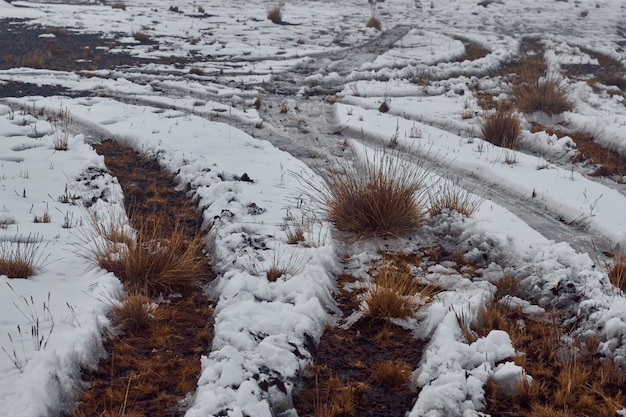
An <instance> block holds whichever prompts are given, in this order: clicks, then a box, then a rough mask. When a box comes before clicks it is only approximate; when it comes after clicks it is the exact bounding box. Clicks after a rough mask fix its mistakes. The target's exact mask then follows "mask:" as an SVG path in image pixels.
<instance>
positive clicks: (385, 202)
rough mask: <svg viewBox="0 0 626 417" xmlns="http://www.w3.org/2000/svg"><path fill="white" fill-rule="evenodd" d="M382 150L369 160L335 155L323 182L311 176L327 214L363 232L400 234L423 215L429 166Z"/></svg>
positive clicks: (347, 228) (342, 225)
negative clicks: (352, 161) (403, 159)
mask: <svg viewBox="0 0 626 417" xmlns="http://www.w3.org/2000/svg"><path fill="white" fill-rule="evenodd" d="M387 152H388V153H384V152H381V153H380V154H379V155H376V156H374V158H373V159H372V160H369V161H367V162H356V163H354V164H350V162H349V161H345V160H337V161H336V162H335V163H332V164H331V166H330V167H329V168H327V169H326V172H325V174H324V180H325V183H324V184H323V185H319V184H314V183H311V182H308V185H309V186H311V187H312V188H313V189H314V191H315V192H316V194H317V196H315V197H316V198H317V200H318V203H319V204H320V205H321V206H322V208H323V210H325V211H326V212H327V215H328V218H329V220H330V221H331V222H332V223H333V224H334V225H335V227H336V228H337V229H338V230H340V231H342V232H349V233H353V234H356V235H358V236H359V237H369V236H399V235H402V234H404V233H407V232H410V231H413V230H415V229H417V228H418V227H419V225H420V224H421V223H422V222H423V220H424V216H425V212H426V210H425V208H424V206H425V202H424V200H425V196H426V190H425V187H424V183H425V177H426V175H425V171H423V170H421V168H420V167H419V166H418V165H419V164H415V163H403V162H402V160H401V159H400V158H399V157H395V156H394V154H393V153H389V152H390V151H387Z"/></svg>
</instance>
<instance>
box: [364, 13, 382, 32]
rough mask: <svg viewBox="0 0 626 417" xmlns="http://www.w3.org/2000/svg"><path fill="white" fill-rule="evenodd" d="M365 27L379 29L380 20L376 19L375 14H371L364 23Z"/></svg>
mask: <svg viewBox="0 0 626 417" xmlns="http://www.w3.org/2000/svg"><path fill="white" fill-rule="evenodd" d="M365 27H368V28H374V29H376V30H381V28H382V26H381V24H380V20H378V19H377V18H376V17H375V16H372V17H370V18H369V20H368V21H367V23H366V24H365Z"/></svg>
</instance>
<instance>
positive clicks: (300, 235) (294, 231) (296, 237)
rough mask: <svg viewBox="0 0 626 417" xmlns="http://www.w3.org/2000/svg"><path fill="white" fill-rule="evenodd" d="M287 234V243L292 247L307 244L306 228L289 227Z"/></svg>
mask: <svg viewBox="0 0 626 417" xmlns="http://www.w3.org/2000/svg"><path fill="white" fill-rule="evenodd" d="M285 232H286V233H287V243H289V244H290V245H297V244H299V243H304V242H306V237H305V235H304V227H303V226H301V225H294V226H287V228H286V229H285Z"/></svg>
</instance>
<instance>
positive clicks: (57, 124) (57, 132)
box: [53, 109, 72, 151]
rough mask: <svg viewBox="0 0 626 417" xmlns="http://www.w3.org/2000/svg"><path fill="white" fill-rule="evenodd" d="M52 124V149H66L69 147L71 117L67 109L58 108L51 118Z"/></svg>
mask: <svg viewBox="0 0 626 417" xmlns="http://www.w3.org/2000/svg"><path fill="white" fill-rule="evenodd" d="M53 125H54V142H53V145H54V150H56V151H67V149H68V147H69V138H70V127H71V126H72V117H71V116H70V111H69V109H65V110H63V109H61V110H59V111H58V112H57V113H56V114H55V116H54V120H53Z"/></svg>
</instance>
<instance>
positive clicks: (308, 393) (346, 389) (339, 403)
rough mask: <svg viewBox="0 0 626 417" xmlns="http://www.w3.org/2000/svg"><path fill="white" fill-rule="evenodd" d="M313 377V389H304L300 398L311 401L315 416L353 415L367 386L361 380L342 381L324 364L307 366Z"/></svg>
mask: <svg viewBox="0 0 626 417" xmlns="http://www.w3.org/2000/svg"><path fill="white" fill-rule="evenodd" d="M309 370H310V371H311V372H312V373H313V375H314V378H315V389H314V390H311V389H309V390H304V391H302V392H301V398H304V399H306V400H307V401H310V403H313V410H314V413H313V414H314V415H315V416H317V417H337V416H355V415H356V412H357V406H358V404H359V403H360V402H362V399H363V395H364V394H365V392H366V391H367V389H368V388H367V386H366V385H365V384H364V383H362V382H351V383H344V382H343V381H342V380H341V378H340V377H339V376H337V375H336V374H335V373H334V372H332V371H331V370H330V369H328V367H326V366H319V365H313V366H311V367H310V368H309Z"/></svg>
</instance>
